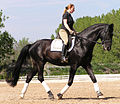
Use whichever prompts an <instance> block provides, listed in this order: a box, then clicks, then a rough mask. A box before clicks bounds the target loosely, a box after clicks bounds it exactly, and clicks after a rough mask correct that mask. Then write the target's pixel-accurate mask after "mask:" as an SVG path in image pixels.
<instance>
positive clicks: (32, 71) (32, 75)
mask: <svg viewBox="0 0 120 104" xmlns="http://www.w3.org/2000/svg"><path fill="white" fill-rule="evenodd" d="M36 73H37V69H36V68H34V69H32V70H31V72H30V73H29V74H28V75H27V79H26V82H25V84H24V87H23V89H22V91H21V94H20V98H22V99H23V98H24V96H25V93H26V91H27V88H28V86H29V82H30V81H31V80H32V78H33V77H34V76H35V75H36Z"/></svg>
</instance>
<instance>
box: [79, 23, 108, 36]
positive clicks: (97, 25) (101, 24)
mask: <svg viewBox="0 0 120 104" xmlns="http://www.w3.org/2000/svg"><path fill="white" fill-rule="evenodd" d="M107 25H108V24H105V23H98V24H94V25H91V26H89V27H87V28H86V29H84V30H82V31H81V32H79V33H78V35H82V34H85V33H86V32H88V31H89V30H94V29H95V28H97V27H100V26H107Z"/></svg>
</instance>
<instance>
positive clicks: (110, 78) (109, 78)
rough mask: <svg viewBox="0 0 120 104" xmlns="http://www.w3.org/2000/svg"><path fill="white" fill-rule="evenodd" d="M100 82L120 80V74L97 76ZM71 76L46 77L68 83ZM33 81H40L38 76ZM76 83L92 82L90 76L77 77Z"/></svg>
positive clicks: (24, 78)
mask: <svg viewBox="0 0 120 104" xmlns="http://www.w3.org/2000/svg"><path fill="white" fill-rule="evenodd" d="M95 76H96V78H97V80H98V81H113V80H120V74H98V75H95ZM68 78H69V75H56V76H44V79H45V80H58V81H60V80H65V81H67V80H68ZM19 80H20V81H24V80H26V76H22V77H20V78H19ZM32 80H38V76H35V77H34V78H33V79H32ZM74 81H91V79H90V78H89V76H88V75H75V78H74Z"/></svg>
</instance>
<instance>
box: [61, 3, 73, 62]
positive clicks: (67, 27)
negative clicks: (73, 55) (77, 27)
mask: <svg viewBox="0 0 120 104" xmlns="http://www.w3.org/2000/svg"><path fill="white" fill-rule="evenodd" d="M74 11H75V7H74V5H73V4H69V5H68V6H67V7H65V10H64V13H63V16H62V26H61V29H60V30H59V35H60V37H61V39H62V40H63V47H62V58H61V60H62V62H66V58H65V54H66V52H67V49H66V48H67V43H68V35H69V34H74V33H75V31H74V28H73V24H74V20H73V18H72V16H71V14H72V13H73V12H74Z"/></svg>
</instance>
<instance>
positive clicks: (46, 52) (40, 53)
mask: <svg viewBox="0 0 120 104" xmlns="http://www.w3.org/2000/svg"><path fill="white" fill-rule="evenodd" d="M112 36H113V24H103V23H100V24H95V25H92V26H90V27H88V28H86V29H85V30H84V31H82V32H80V33H78V34H77V35H76V41H75V46H74V48H73V50H72V51H71V52H69V53H68V63H61V52H51V51H50V47H51V46H50V45H51V42H52V40H51V39H42V40H38V41H36V42H35V43H33V44H28V45H26V46H25V47H23V49H22V50H21V53H20V55H19V57H18V59H17V62H16V65H15V68H14V71H13V72H12V78H11V79H6V81H7V82H8V83H9V84H10V85H11V86H13V87H14V86H16V84H17V82H18V79H19V74H20V69H21V67H22V64H23V63H24V60H25V59H26V58H27V57H29V59H31V61H32V64H33V70H32V71H31V73H29V74H28V75H27V79H26V83H25V84H24V88H23V90H22V93H21V95H20V96H21V98H23V97H24V94H25V92H26V90H27V87H28V85H29V82H30V81H31V80H32V78H33V76H35V75H36V73H38V80H39V81H40V82H41V83H42V85H43V87H44V88H45V90H46V92H47V93H48V96H49V98H54V96H53V94H52V92H51V90H50V88H49V87H48V85H47V84H46V83H45V81H44V76H43V69H44V65H45V64H46V62H50V63H52V64H55V65H59V66H66V65H69V66H70V75H69V80H68V83H67V84H66V85H65V87H64V88H63V89H62V90H61V91H60V93H59V94H57V96H58V99H61V98H62V96H63V94H64V93H65V92H66V91H67V90H68V88H69V87H70V86H71V85H72V83H73V79H74V75H75V73H76V70H77V68H78V67H79V66H82V67H83V68H84V69H85V70H86V72H87V73H88V75H89V76H90V78H91V80H92V82H93V83H94V89H95V92H96V93H97V97H102V96H103V94H102V93H101V91H100V89H99V86H98V84H97V80H96V77H95V76H94V73H93V70H92V68H91V60H92V53H93V48H94V46H95V44H96V43H98V42H97V40H98V39H99V38H100V39H101V41H102V42H101V44H102V45H103V48H104V50H107V51H109V50H111V45H112Z"/></svg>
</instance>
